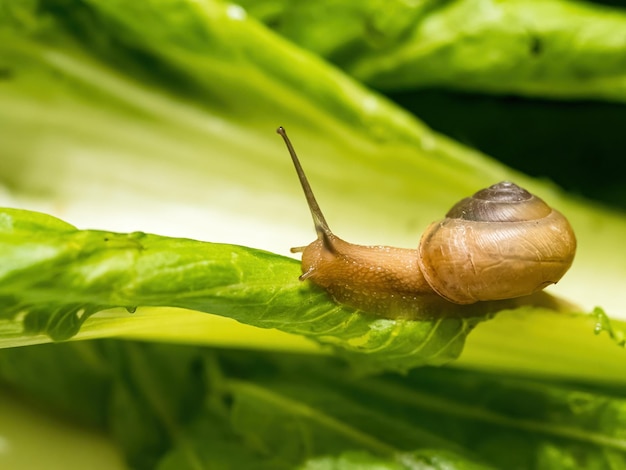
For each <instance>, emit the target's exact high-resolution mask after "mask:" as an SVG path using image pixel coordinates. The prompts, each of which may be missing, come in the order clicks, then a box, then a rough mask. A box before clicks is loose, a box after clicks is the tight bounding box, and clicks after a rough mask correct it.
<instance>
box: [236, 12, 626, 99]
mask: <svg viewBox="0 0 626 470" xmlns="http://www.w3.org/2000/svg"><path fill="white" fill-rule="evenodd" d="M238 3H239V4H241V5H243V6H244V7H245V8H246V9H247V10H248V11H249V12H250V13H251V14H252V15H254V16H255V17H258V18H259V19H261V20H262V21H264V22H265V23H267V24H268V25H269V26H271V27H273V29H275V30H276V31H277V32H278V33H280V34H281V35H283V36H285V37H287V38H289V39H290V40H292V41H293V42H295V43H296V44H299V45H301V46H302V47H304V48H306V49H308V50H311V51H314V52H315V53H316V54H318V55H321V56H322V57H326V58H328V59H329V60H330V61H332V62H333V63H335V64H337V65H339V66H340V67H341V68H342V69H344V70H345V71H346V72H348V73H349V74H350V75H352V76H354V77H356V78H357V79H359V80H360V81H362V82H364V83H367V84H369V85H371V86H373V87H375V88H378V89H383V90H398V89H408V88H418V87H433V86H436V87H446V88H453V89H461V90H473V91H480V92H486V93H496V94H501V93H514V94H520V95H524V96H541V97H549V98H569V99H571V98H576V99H585V98H596V99H606V100H612V101H619V102H624V100H626V72H625V63H624V60H623V58H622V57H621V54H620V52H619V51H621V50H623V48H624V47H625V46H626V35H624V30H625V29H626V11H624V10H623V9H619V8H609V7H607V6H602V5H594V4H593V3H591V2H577V1H564V0H547V1H546V0H544V1H541V2H537V1H533V0H513V1H506V2H493V1H490V2H483V1H480V0H462V1H455V2H442V1H437V0H430V1H423V2H403V1H395V2H382V1H381V2H352V1H349V0H344V1H339V2H337V1H332V2H324V1H320V2H289V1H283V2H277V1H275V0H271V1H261V2H259V1H256V0H255V1H248V0H239V1H238ZM383 5H384V7H383ZM337 31H338V32H337Z"/></svg>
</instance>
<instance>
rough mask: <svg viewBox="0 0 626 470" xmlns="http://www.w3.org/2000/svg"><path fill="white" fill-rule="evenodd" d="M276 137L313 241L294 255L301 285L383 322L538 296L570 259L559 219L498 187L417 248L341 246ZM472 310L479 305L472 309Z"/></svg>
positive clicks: (567, 235) (467, 204)
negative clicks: (316, 288) (297, 182)
mask: <svg viewBox="0 0 626 470" xmlns="http://www.w3.org/2000/svg"><path fill="white" fill-rule="evenodd" d="M277 133H278V134H279V135H280V136H281V137H282V138H283V140H284V141H285V144H286V146H287V149H288V151H289V154H290V155H291V159H292V160H293V164H294V166H295V169H296V173H297V174H298V178H299V180H300V184H301V185H302V189H303V190H304V194H305V197H306V200H307V202H308V205H309V209H310V211H311V214H312V216H313V221H314V225H315V230H316V232H317V239H316V240H315V241H314V242H313V243H311V244H310V245H308V246H304V247H297V248H292V249H291V251H292V252H293V253H298V252H300V253H302V275H301V276H300V279H301V280H310V281H311V282H313V283H314V284H316V285H318V286H320V287H321V288H323V289H325V290H326V291H327V292H328V293H329V294H330V295H331V296H332V297H333V298H334V300H335V301H336V302H338V303H340V304H345V305H348V306H351V307H355V308H358V309H360V310H363V311H367V312H372V313H378V314H382V315H386V316H389V317H398V316H410V317H437V316H441V315H466V314H469V315H471V314H472V312H479V313H484V311H485V309H484V308H474V309H472V308H471V307H472V305H471V304H476V303H482V304H483V306H484V303H485V302H488V301H504V303H502V302H500V303H496V307H497V308H502V307H503V306H504V307H506V306H507V305H509V304H507V303H506V300H504V299H516V298H520V297H523V296H528V295H531V294H533V293H536V292H539V291H541V290H543V289H544V288H545V287H546V286H548V285H550V284H554V283H556V282H557V281H559V280H560V279H561V277H563V275H564V274H565V273H566V272H567V270H568V269H569V267H570V266H571V264H572V262H573V259H574V254H575V252H576V237H575V235H574V232H573V230H572V227H571V226H570V224H569V222H568V221H567V219H566V218H565V217H564V216H563V215H562V214H561V213H560V212H558V211H557V210H554V209H552V208H550V206H548V205H547V204H546V203H545V202H544V201H543V200H541V199H540V198H538V197H537V196H534V195H532V194H531V193H529V192H528V191H526V190H525V189H522V188H521V187H519V186H517V185H516V184H514V183H512V182H509V181H503V182H500V183H497V184H494V185H493V186H490V187H488V188H486V189H482V190H480V191H478V192H476V193H475V194H474V195H473V196H471V197H468V198H465V199H463V200H461V201H459V202H458V203H456V204H455V205H454V206H453V207H452V208H451V209H450V210H449V211H448V213H447V214H446V215H445V218H444V219H442V220H440V221H436V222H433V223H432V224H430V226H428V228H427V229H426V231H425V232H424V234H423V235H422V237H421V239H420V242H419V245H418V247H417V249H408V248H396V247H390V246H378V245H375V246H363V245H355V244H352V243H348V242H346V241H344V240H342V239H341V238H339V237H337V236H336V235H335V234H334V233H333V232H332V231H331V230H330V228H329V226H328V224H327V222H326V219H325V218H324V215H323V214H322V211H321V209H320V207H319V205H318V203H317V201H316V199H315V196H314V195H313V191H312V190H311V186H310V185H309V182H308V180H307V178H306V175H305V173H304V170H303V169H302V166H301V164H300V161H299V159H298V157H297V155H296V152H295V150H294V148H293V145H292V144H291V142H290V140H289V138H288V137H287V134H286V132H285V130H284V129H283V128H282V127H279V128H278V129H277ZM478 305H481V304H478Z"/></svg>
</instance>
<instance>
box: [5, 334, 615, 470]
mask: <svg viewBox="0 0 626 470" xmlns="http://www.w3.org/2000/svg"><path fill="white" fill-rule="evenodd" d="M71 357H75V360H74V361H71V362H72V366H71V367H68V368H67V370H66V371H64V374H62V375H63V377H64V378H63V380H59V379H54V377H53V376H51V377H50V380H48V382H47V383H46V387H41V383H42V381H41V379H40V380H32V381H30V382H24V381H23V379H22V375H23V369H24V367H26V369H27V370H33V369H35V368H38V369H39V370H46V369H54V364H55V363H58V361H60V360H68V359H69V358H71ZM0 376H1V377H2V378H3V379H4V380H8V381H9V382H10V383H20V384H22V385H21V386H22V388H23V389H24V390H28V391H29V392H30V393H31V394H33V395H34V396H37V397H40V399H43V400H45V401H47V402H48V403H56V407H57V409H63V410H66V411H69V412H71V411H72V410H73V411H74V412H76V411H77V410H78V407H77V406H76V405H75V404H74V402H78V404H79V405H81V406H82V405H87V400H85V394H84V390H85V388H84V387H91V386H97V389H98V390H100V393H98V394H95V395H93V396H92V397H91V400H90V401H91V407H92V408H93V409H94V410H95V409H97V410H104V411H105V412H103V413H102V412H101V413H102V416H103V418H104V422H101V421H100V418H97V419H94V418H90V420H89V421H87V419H85V418H86V416H89V415H83V420H82V421H83V422H90V423H92V424H94V423H96V422H97V423H101V424H99V426H100V429H104V430H106V431H108V432H110V433H111V435H112V436H113V437H114V439H115V440H116V442H118V444H119V445H120V446H121V447H122V448H123V449H124V450H125V454H126V456H127V458H128V460H129V464H130V466H131V467H132V468H164V469H169V468H180V469H184V468H207V467H211V468H212V467H215V466H223V467H226V468H242V467H246V466H254V468H277V469H280V468H296V467H297V466H298V465H301V466H302V467H303V468H351V467H350V466H349V465H356V463H357V462H361V464H362V465H363V466H364V467H361V468H378V467H375V465H383V467H382V468H386V467H385V466H388V467H389V468H393V469H395V468H415V467H416V466H418V467H419V466H420V465H426V464H430V465H432V466H433V468H439V467H437V465H441V466H442V468H458V469H463V468H471V469H474V468H540V469H543V468H545V469H548V468H562V469H568V468H571V469H574V468H620V466H621V465H623V464H624V463H625V462H626V460H625V459H626V440H625V435H624V429H626V424H625V423H624V419H625V415H624V413H623V409H624V407H625V406H626V401H625V399H624V395H623V391H622V390H621V389H615V390H613V391H612V392H610V391H607V390H597V389H594V388H590V387H585V386H581V385H575V384H559V383H555V382H553V381H550V380H546V381H535V380H529V379H527V380H521V379H519V378H513V377H509V376H506V375H503V374H484V373H476V372H466V371H465V372H464V371H460V370H454V369H445V368H422V369H419V370H415V371H413V372H411V373H409V374H408V375H407V376H406V377H398V376H395V375H379V376H375V377H374V376H372V377H368V378H361V379H359V380H356V379H355V377H354V375H353V374H352V370H351V369H350V368H348V367H346V365H345V364H344V363H340V362H338V361H336V360H335V359H332V358H325V357H318V356H301V355H292V354H284V353H283V354H270V353H265V354H262V353H257V354H255V355H254V361H251V360H250V354H249V353H247V352H241V351H220V350H212V349H209V348H194V347H191V346H181V345H164V344H154V343H145V342H132V341H114V340H105V341H90V342H79V343H65V344H53V345H41V346H34V347H29V348H13V349H7V350H4V351H3V353H2V355H0ZM64 381H66V382H73V383H74V384H76V385H75V386H69V387H68V386H67V383H64ZM81 381H82V383H84V385H83V386H79V385H78V384H79V383H80V382H81ZM102 381H104V386H103V384H102ZM444 463H446V464H447V465H448V466H447V467H446V466H443V465H444ZM340 465H342V466H343V467H342V466H340ZM337 466H339V467H337Z"/></svg>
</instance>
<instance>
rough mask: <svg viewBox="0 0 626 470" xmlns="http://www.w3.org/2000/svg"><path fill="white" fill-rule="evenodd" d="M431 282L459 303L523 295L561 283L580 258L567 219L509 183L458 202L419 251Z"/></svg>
mask: <svg viewBox="0 0 626 470" xmlns="http://www.w3.org/2000/svg"><path fill="white" fill-rule="evenodd" d="M418 250H419V257H418V259H419V265H420V268H421V270H422V272H423V275H424V277H425V278H426V281H427V282H428V284H430V286H431V287H432V288H433V290H435V291H436V292H437V293H438V294H439V295H441V296H442V297H444V298H446V299H448V300H450V301H451V302H454V303H458V304H470V303H474V302H478V301H483V300H499V299H509V298H514V297H521V296H524V295H528V294H531V293H533V292H536V291H539V290H541V289H543V288H545V287H546V286H548V285H550V284H554V283H556V282H557V281H559V279H561V277H562V276H563V275H564V274H565V273H566V271H567V270H568V269H569V267H570V266H571V264H572V262H573V260H574V254H575V252H576V237H575V235H574V231H573V230H572V227H571V226H570V224H569V222H568V221H567V219H566V218H565V217H564V216H563V215H562V214H561V213H560V212H558V211H556V210H554V209H551V208H550V207H549V206H548V205H547V204H546V203H545V202H544V201H543V200H541V199H540V198H538V197H536V196H534V195H532V194H530V193H529V192H528V191H526V190H525V189H522V188H520V187H519V186H517V185H515V184H514V183H511V182H508V181H504V182H501V183H498V184H495V185H493V186H490V187H489V188H486V189H483V190H481V191H479V192H477V193H476V194H474V195H473V196H472V197H469V198H465V199H463V200H462V201H460V202H458V203H457V204H456V205H455V206H454V207H452V209H450V211H448V213H447V214H446V218H445V219H443V220H441V221H439V222H434V223H433V224H431V225H430V226H429V227H428V228H427V229H426V231H425V232H424V234H423V235H422V238H421V241H420V245H419V248H418Z"/></svg>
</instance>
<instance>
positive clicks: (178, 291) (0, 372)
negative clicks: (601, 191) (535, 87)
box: [0, 0, 626, 469]
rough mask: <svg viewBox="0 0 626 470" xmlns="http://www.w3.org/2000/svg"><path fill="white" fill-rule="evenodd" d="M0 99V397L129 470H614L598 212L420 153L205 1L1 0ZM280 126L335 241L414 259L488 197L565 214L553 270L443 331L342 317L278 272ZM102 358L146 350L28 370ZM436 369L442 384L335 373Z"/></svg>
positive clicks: (609, 218) (294, 57)
mask: <svg viewBox="0 0 626 470" xmlns="http://www.w3.org/2000/svg"><path fill="white" fill-rule="evenodd" d="M466 3H467V4H469V2H458V4H459V8H460V6H462V5H463V4H466ZM515 3H518V2H515ZM519 3H521V2H519ZM259 5H261V4H259ZM424 5H426V4H424ZM432 5H434V3H433V4H432ZM432 5H431V6H432ZM426 6H427V8H425V10H424V11H423V12H422V13H423V15H425V16H424V18H426V19H428V18H427V17H428V15H429V14H430V13H432V16H431V17H430V18H431V19H430V20H429V21H435V20H437V18H439V19H441V18H442V16H441V15H444V17H443V18H445V15H449V18H450V20H451V21H452V19H454V18H455V15H457V14H458V11H457V10H455V8H453V5H452V4H450V6H449V8H442V9H437V8H434V7H433V8H431V9H429V8H430V7H428V5H426ZM381 8H382V7H381ZM529 8H530V7H529ZM537 8H539V7H537ZM580 8H583V7H580ZM380 11H383V10H380ZM568 11H569V10H568ZM585 11H586V10H585ZM559 15H560V13H559ZM559 17H560V18H562V21H563V24H572V23H571V21H572V20H571V18H569V17H568V16H567V15H565V14H564V16H559ZM381 18H382V17H381ZM476 19H477V21H478V20H480V16H479V15H477V16H476ZM613 21H614V18H613V17H611V19H610V20H609V19H607V21H606V28H605V29H606V30H607V31H610V28H609V26H610V24H613V23H612V22H613ZM615 21H617V20H615ZM331 24H332V23H331ZM331 24H329V26H327V27H330V25H331ZM481 34H483V35H484V36H485V37H489V36H492V32H491V31H490V30H488V29H486V30H483V32H482V33H481ZM546 34H548V33H546ZM550 34H552V33H550ZM555 34H556V33H555ZM608 35H610V33H607V37H599V38H598V44H600V45H601V46H603V51H604V52H606V53H607V54H611V43H610V42H609V40H608ZM330 36H332V37H333V38H336V39H338V40H341V37H340V33H339V32H336V33H333V34H331V35H330ZM330 36H329V37H330ZM550 37H552V36H550ZM611 37H612V36H611ZM493 38H494V39H495V40H496V42H498V41H500V39H498V37H496V36H495V33H493ZM554 38H555V41H556V39H557V38H558V37H557V36H556V35H555V36H554ZM455 44H458V51H459V53H461V52H463V50H464V45H463V43H462V42H459V41H457V40H456V39H453V38H452V39H451V40H450V41H449V45H448V47H450V48H452V50H454V47H455V46H454V45H455ZM546 47H547V46H546ZM354 57H357V55H355V56H354ZM432 59H433V62H432V64H433V69H434V68H437V67H439V65H437V61H438V60H441V57H439V58H437V57H433V58H432ZM424 60H427V58H424ZM616 60H617V59H616ZM600 62H602V64H601V65H598V67H597V68H594V70H597V71H598V73H599V74H600V75H602V74H605V73H608V72H607V70H609V65H611V64H609V63H607V64H604V62H603V61H600ZM604 65H606V68H602V67H604ZM609 71H610V72H611V73H613V71H612V69H611V70H609ZM567 73H569V72H567ZM357 76H358V75H357ZM423 76H424V77H427V74H424V75H423ZM615 76H618V74H616V75H615ZM360 78H363V77H360ZM484 78H489V80H491V83H496V82H498V81H499V80H502V76H501V75H498V74H497V73H495V72H494V71H493V70H491V71H490V70H485V72H484ZM433 80H434V79H433ZM437 80H439V81H440V82H441V83H444V84H445V80H444V79H442V78H438V79H437ZM453 81H454V82H455V83H460V81H459V78H458V76H457V78H455V79H454V80H453ZM520 81H521V82H523V81H524V77H523V76H521V77H520ZM531 82H532V80H527V81H526V82H524V83H526V84H527V85H528V86H527V88H528V87H530V84H531ZM485 83H486V82H485ZM398 86H399V85H398ZM581 86H582V85H581ZM486 87H487V86H486ZM487 88H489V87H487ZM491 90H492V91H493V87H491ZM585 90H586V91H585V93H582V92H581V94H580V96H598V95H597V90H596V89H595V88H594V86H593V84H590V85H589V87H588V88H586V89H585ZM0 102H1V103H2V106H0V140H1V141H2V142H3V145H2V149H1V150H0V152H1V158H0V205H4V206H7V207H18V208H19V209H15V208H5V209H1V210H0V261H1V262H0V305H1V306H2V309H1V310H0V346H1V347H3V348H4V349H3V350H2V351H0V378H1V379H2V381H3V382H4V383H6V384H7V386H10V387H11V388H12V389H13V390H14V391H18V393H24V394H25V395H29V396H34V397H36V398H37V399H38V400H40V401H42V402H44V403H46V404H47V405H48V406H50V407H51V408H55V409H57V410H61V411H62V412H63V413H64V414H66V415H67V416H69V417H72V418H73V419H75V420H78V421H79V422H80V423H82V424H83V425H88V426H91V427H92V428H95V429H98V430H100V431H101V432H105V433H106V434H107V435H109V436H112V438H113V440H114V441H115V443H116V445H117V446H118V448H119V449H121V450H122V452H123V454H124V458H125V459H126V461H127V462H128V463H129V464H130V465H131V466H132V467H133V468H155V467H159V466H161V467H162V468H204V467H211V466H215V465H217V466H222V467H225V468H242V467H244V468H245V467H252V466H254V467H255V468H263V467H265V468H295V467H298V466H300V467H302V468H354V467H358V466H359V465H362V466H364V465H369V466H370V467H374V466H376V465H377V466H378V467H381V468H413V467H415V466H419V465H430V466H431V467H432V468H440V467H441V468H459V469H462V468H489V467H490V466H492V467H495V468H502V467H503V466H504V467H507V466H508V467H511V466H512V465H515V466H518V467H520V468H580V467H581V466H587V468H620V465H622V464H623V459H624V444H623V429H624V425H623V422H622V421H623V420H622V419H621V415H622V414H623V412H622V411H621V410H622V409H623V408H624V405H623V398H622V397H621V394H620V392H619V391H615V390H613V389H612V388H610V387H613V386H619V385H621V384H623V383H624V374H623V371H624V365H625V359H626V357H625V352H624V350H623V348H620V347H618V346H623V343H624V325H623V323H622V321H621V320H620V318H624V313H623V306H624V300H625V296H626V294H625V293H624V290H623V289H621V286H623V284H624V281H626V273H625V272H624V270H623V266H624V259H623V256H621V255H620V254H621V251H620V248H621V245H622V243H623V240H624V237H625V236H626V219H625V218H624V216H623V215H622V214H620V213H618V212H615V211H612V210H610V209H607V208H604V207H600V206H599V205H597V204H593V203H590V202H586V201H582V200H580V199H579V198H576V197H574V196H572V195H568V194H566V193H564V192H563V191H561V190H559V189H558V188H557V187H556V186H555V185H553V184H551V183H549V182H546V181H538V180H533V179H531V178H529V177H526V176H524V175H521V174H519V173H518V172H515V171H513V170H511V169H508V168H506V167H505V166H503V165H501V164H499V163H497V162H495V161H494V160H492V159H489V158H488V157H486V156H484V155H482V154H480V153H478V152H476V151H473V150H470V149H468V148H466V147H464V146H461V145H459V144H457V143H455V142H453V141H451V140H449V139H447V138H446V137H444V136H441V135H438V134H436V133H434V132H433V131H431V130H430V129H428V128H427V127H426V126H424V125H423V124H422V123H421V122H420V121H418V120H417V119H416V118H415V117H414V116H413V115H411V114H410V113H408V112H407V111H405V110H403V109H401V108H399V107H398V106H396V105H393V104H392V103H391V102H390V101H388V100H387V99H386V98H384V97H382V96H381V95H378V94H376V93H374V92H372V91H370V90H368V89H367V88H365V87H364V86H363V85H361V84H359V83H358V82H356V81H355V80H354V79H352V78H349V77H348V76H346V75H344V73H343V72H341V71H339V70H338V69H336V68H334V67H333V66H331V65H329V64H328V63H327V62H326V61H324V60H323V59H322V58H321V57H320V56H318V55H315V54H313V53H311V52H307V51H305V50H303V49H301V48H299V47H298V46H296V45H294V44H293V43H291V42H289V41H288V40H286V39H284V38H281V37H279V36H277V35H276V34H275V33H273V32H271V31H270V30H268V29H267V28H266V27H264V26H263V25H261V24H259V23H257V22H256V21H255V20H253V19H250V18H249V17H248V16H247V13H246V10H244V9H243V8H241V7H240V6H236V5H233V4H228V3H223V2H221V1H217V0H212V1H204V2H192V1H190V0H150V1H144V2H132V3H131V2H120V1H104V0H41V1H36V0H18V1H14V0H13V1H9V0H4V1H1V0H0ZM278 125H284V126H285V127H286V128H287V129H288V130H289V132H290V135H291V137H292V139H293V140H294V143H295V144H296V147H297V149H298V152H299V153H300V155H301V158H302V160H303V164H304V166H305V168H306V169H307V172H308V174H309V177H310V179H311V182H312V184H313V186H314V189H315V190H316V194H317V195H318V198H319V200H320V203H321V204H322V207H323V209H324V211H325V213H326V216H327V218H328V220H329V221H330V223H331V226H332V227H333V228H334V229H335V230H336V231H337V233H338V234H340V235H341V236H343V237H344V238H346V239H349V240H351V241H354V242H359V243H386V244H390V245H399V246H409V247H410V246H414V245H415V244H416V243H417V238H418V236H417V235H416V234H419V233H420V232H421V230H422V229H423V228H424V227H425V226H426V225H427V224H428V223H429V222H430V221H432V220H435V219H437V218H440V217H441V216H442V214H444V213H445V211H446V210H447V208H449V206H451V205H452V204H453V203H454V202H455V201H456V200H458V199H460V198H462V197H464V196H466V195H467V194H470V193H472V192H473V191H475V190H476V189H478V188H480V187H483V186H486V185H489V184H491V183H493V182H494V181H498V180H502V179H514V180H516V181H517V182H519V183H520V184H522V185H523V186H525V187H527V188H528V189H530V190H532V191H533V192H536V193H538V194H540V195H541V196H542V198H544V199H546V200H547V201H548V202H549V203H550V204H551V205H553V206H555V207H558V208H559V210H561V211H562V212H564V213H565V214H567V216H568V218H569V219H570V220H571V222H572V224H573V226H574V229H575V231H576V233H577V237H578V240H579V247H580V248H579V252H578V254H577V258H576V260H575V264H574V266H573V268H572V270H571V272H570V273H568V275H567V276H566V277H565V278H564V279H563V281H562V282H561V283H559V285H558V286H555V288H553V289H551V291H550V294H546V295H540V296H537V297H533V298H530V299H522V300H521V301H519V302H517V301H516V302H515V303H512V304H511V303H504V304H485V305H478V306H476V307H475V309H476V310H474V311H473V312H472V315H471V316H467V317H464V318H446V319H439V320H430V321H423V320H422V321H416V320H415V319H410V318H406V319H385V318H380V317H377V316H375V315H372V314H371V312H358V311H355V310H353V309H348V308H345V307H341V306H339V305H337V304H335V303H334V302H333V301H332V300H331V299H330V298H329V297H328V296H327V295H326V294H325V293H324V292H322V291H321V290H319V289H317V288H315V287H314V286H312V285H310V284H309V283H301V282H299V281H298V280H297V276H298V274H299V271H300V268H299V263H298V262H297V261H296V260H294V259H292V258H287V257H285V256H283V255H284V254H286V253H287V252H288V249H289V247H290V246H294V245H302V244H305V243H307V242H309V241H311V239H312V238H313V237H314V231H313V229H312V227H311V222H310V217H309V215H308V212H307V210H306V207H305V203H304V200H303V198H302V195H301V194H300V192H299V188H298V186H297V182H296V180H295V176H294V174H293V170H292V168H290V165H289V162H288V156H287V154H286V152H285V150H284V148H283V146H282V143H281V142H280V140H279V138H278V137H277V136H276V135H275V134H274V132H273V131H274V129H275V128H276V127H277V126H278ZM48 214H51V215H48ZM54 216H56V217H59V218H56V217H54ZM64 221H67V222H64ZM77 227H78V228H77ZM157 234H158V235H157ZM182 237H185V238H182ZM197 240H210V241H211V243H209V242H201V241H197ZM596 307H601V308H596ZM604 312H606V314H605V313H604ZM442 313H443V312H442ZM417 316H419V315H417ZM111 336H117V337H125V338H135V339H138V338H139V339H142V340H144V341H145V342H144V343H134V342H130V341H104V342H92V341H89V342H88V341H81V342H74V343H67V344H55V345H45V346H31V345H34V344H36V343H44V342H50V341H65V340H69V339H74V340H78V339H81V340H86V339H93V338H102V337H111ZM160 341H167V342H178V343H184V345H180V346H172V345H166V344H160V343H159V342H160ZM15 346H27V347H20V348H17V347H15ZM215 347H220V348H228V349H231V350H232V349H237V348H244V349H246V350H247V351H244V352H238V353H235V352H224V351H220V350H217V349H214V348H215ZM259 350H270V351H272V352H273V353H272V354H269V353H268V355H267V356H264V355H261V354H260V353H259V352H258V351H259ZM278 351H281V353H280V354H278V353H277V352H278ZM305 353H306V354H305ZM321 355H325V356H340V357H341V358H342V359H347V361H346V362H345V363H341V365H339V364H337V362H335V359H332V358H328V357H320V356H321ZM459 355H460V358H459V359H458V360H457V361H456V362H455V365H457V366H459V367H462V368H464V369H465V371H461V370H452V369H450V370H448V369H445V370H441V371H434V370H430V369H419V370H418V371H414V372H411V373H410V374H409V376H407V377H406V378H399V377H396V376H386V375H378V376H371V377H367V378H362V377H360V378H359V377H357V376H355V375H354V374H355V373H356V374H363V373H364V372H369V373H372V372H381V371H402V372H405V373H406V372H407V371H409V370H411V369H413V368H414V367H416V366H421V365H425V364H430V365H440V364H443V363H447V362H450V361H452V360H454V359H455V358H457V357H459ZM548 358H549V359H548ZM348 364H349V365H348ZM479 370H482V371H488V372H489V373H483V372H479ZM497 372H499V373H502V374H504V375H503V377H499V376H495V375H493V374H494V373H497ZM508 375H518V376H520V377H517V378H514V377H508ZM505 376H507V377H505ZM521 377H531V378H529V379H523V378H521ZM420 378H421V379H423V380H421V379H420ZM540 379H543V381H540ZM557 379H558V380H561V381H567V383H562V382H560V383H559V382H557V381H556V380H557ZM455 392H458V394H456V395H455ZM519 403H524V404H526V403H535V404H538V405H540V406H538V407H537V408H534V409H533V408H532V407H526V406H524V408H523V409H521V410H520V408H519V405H518V404H519ZM394 404H395V405H394ZM557 411H561V412H557ZM19 420H20V419H19V418H15V419H14V421H15V422H17V421H19ZM452 430H454V432H452ZM294 436H296V437H295V438H294ZM480 439H484V440H480ZM1 444H2V441H0V456H1V455H2V449H3V446H2V445H1ZM512 448H513V449H517V450H516V451H515V452H511V451H510V449H512ZM86 458H87V459H89V456H87V457H86ZM507 459H508V460H507ZM17 465H18V464H16V465H14V466H17ZM76 466H80V465H79V464H76ZM438 466H439V467H438ZM60 468H67V466H61V467H60Z"/></svg>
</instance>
